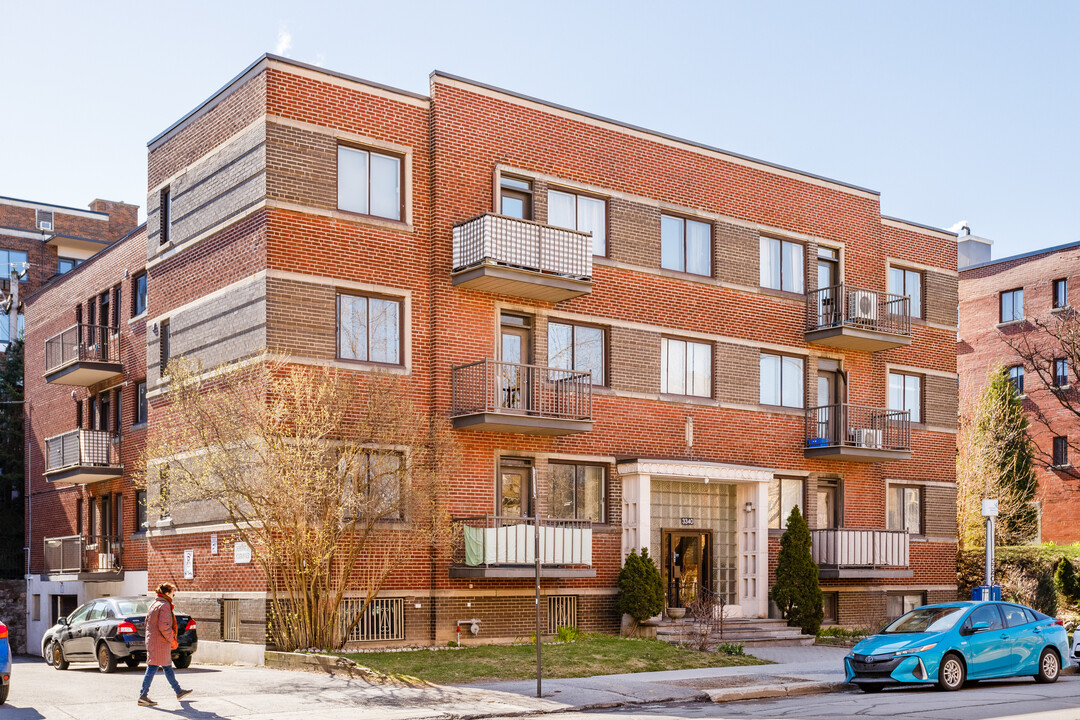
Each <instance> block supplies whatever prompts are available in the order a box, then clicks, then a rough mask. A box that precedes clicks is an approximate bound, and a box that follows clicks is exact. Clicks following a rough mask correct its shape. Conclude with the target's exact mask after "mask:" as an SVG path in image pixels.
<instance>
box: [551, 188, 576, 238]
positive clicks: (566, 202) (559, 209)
mask: <svg viewBox="0 0 1080 720" xmlns="http://www.w3.org/2000/svg"><path fill="white" fill-rule="evenodd" d="M574 200H575V197H574V196H573V195H571V194H570V193H564V192H559V191H558V190H548V225H554V226H555V227H561V228H567V229H568V230H577V229H578V225H577V209H576V207H575V205H576V203H575V202H574Z"/></svg>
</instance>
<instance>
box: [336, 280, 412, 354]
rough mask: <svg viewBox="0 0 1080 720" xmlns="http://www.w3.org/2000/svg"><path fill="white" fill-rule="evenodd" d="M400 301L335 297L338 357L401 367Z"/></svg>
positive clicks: (344, 296)
mask: <svg viewBox="0 0 1080 720" xmlns="http://www.w3.org/2000/svg"><path fill="white" fill-rule="evenodd" d="M401 304H402V303H401V300H397V299H394V298H383V297H370V296H367V295H346V294H341V295H338V357H339V358H342V359H344V360H359V361H361V362H372V363H385V364H387V365H401V364H402V354H403V353H402V332H401V322H402V312H401Z"/></svg>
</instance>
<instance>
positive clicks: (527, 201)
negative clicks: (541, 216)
mask: <svg viewBox="0 0 1080 720" xmlns="http://www.w3.org/2000/svg"><path fill="white" fill-rule="evenodd" d="M499 212H500V213H501V214H502V215H506V216H507V217H515V218H520V219H522V220H532V216H533V215H532V183H531V182H529V181H528V180H522V179H521V178H515V177H509V176H506V175H503V176H501V177H500V178H499Z"/></svg>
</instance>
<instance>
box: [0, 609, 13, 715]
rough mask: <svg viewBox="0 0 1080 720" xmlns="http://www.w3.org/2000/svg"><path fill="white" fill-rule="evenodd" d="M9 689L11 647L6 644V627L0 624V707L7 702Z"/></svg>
mask: <svg viewBox="0 0 1080 720" xmlns="http://www.w3.org/2000/svg"><path fill="white" fill-rule="evenodd" d="M9 687H11V645H9V644H8V629H7V625H5V624H4V623H3V622H0V705H3V704H4V701H6V700H7V696H8V688H9Z"/></svg>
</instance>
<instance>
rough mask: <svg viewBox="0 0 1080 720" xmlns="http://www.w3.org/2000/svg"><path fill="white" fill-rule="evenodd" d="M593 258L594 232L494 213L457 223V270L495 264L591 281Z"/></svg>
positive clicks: (455, 245)
mask: <svg viewBox="0 0 1080 720" xmlns="http://www.w3.org/2000/svg"><path fill="white" fill-rule="evenodd" d="M592 257H593V250H592V233H587V232H579V231H577V230H567V229H565V228H558V227H552V226H551V225H544V224H542V223H538V222H533V221H532V220H521V219H519V218H513V217H507V216H505V215H496V214H494V213H485V214H483V215H480V216H478V217H474V218H472V219H470V220H466V221H464V222H460V223H458V224H457V225H455V226H454V258H453V267H454V271H455V272H457V271H459V270H464V269H467V268H471V267H476V266H478V265H484V264H495V265H505V266H507V267H515V268H521V269H524V270H531V271H533V272H539V273H549V274H552V275H562V276H564V277H570V278H575V279H578V280H589V279H591V278H592Z"/></svg>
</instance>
